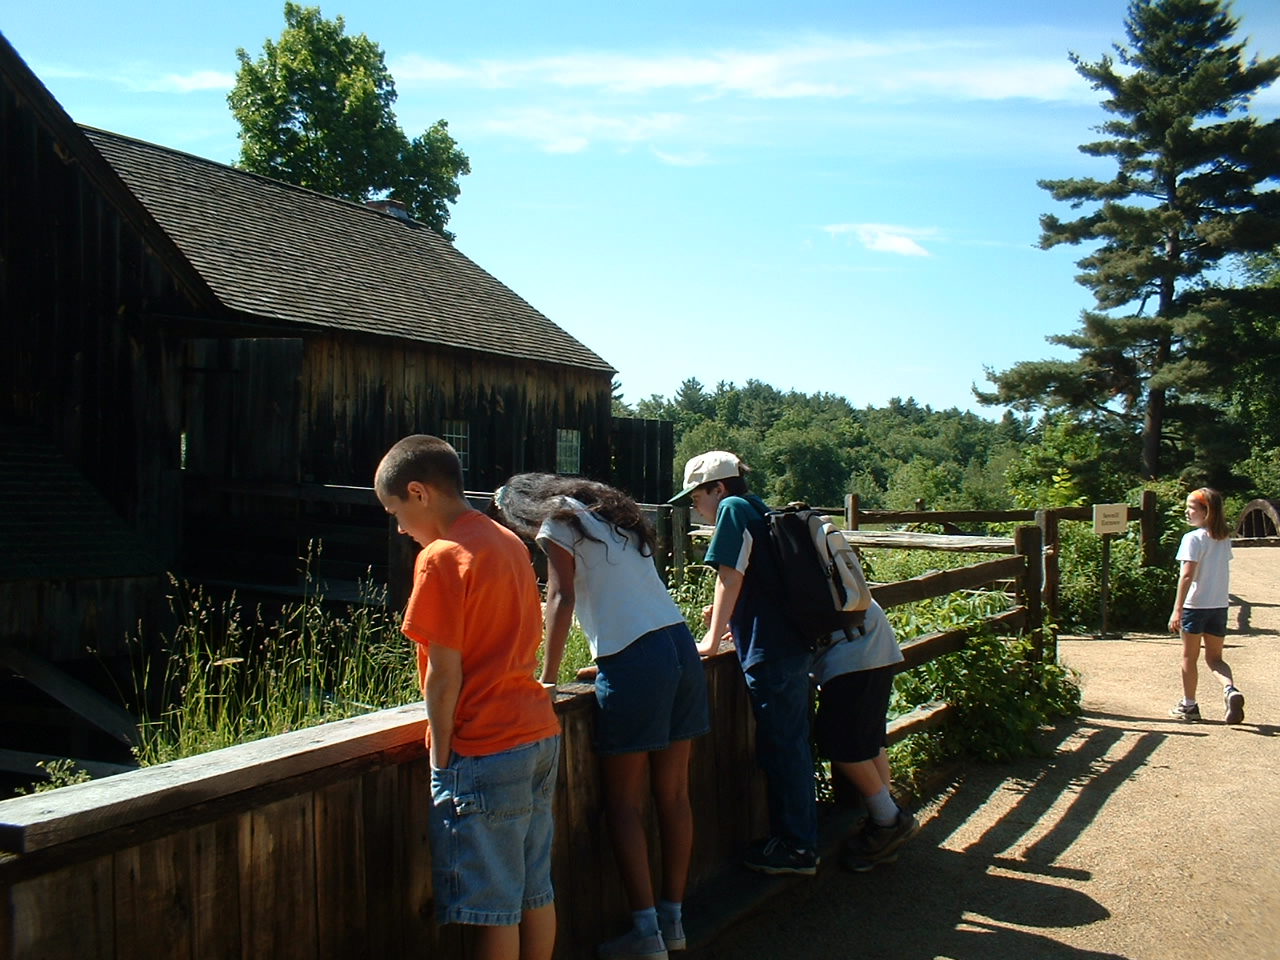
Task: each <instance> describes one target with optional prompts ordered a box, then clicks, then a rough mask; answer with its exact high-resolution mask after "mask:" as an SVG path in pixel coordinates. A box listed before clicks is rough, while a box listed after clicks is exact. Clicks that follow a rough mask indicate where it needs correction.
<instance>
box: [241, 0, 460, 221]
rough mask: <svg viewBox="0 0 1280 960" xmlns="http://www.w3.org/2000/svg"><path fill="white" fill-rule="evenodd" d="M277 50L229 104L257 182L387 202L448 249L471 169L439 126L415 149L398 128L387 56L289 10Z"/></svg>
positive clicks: (247, 68)
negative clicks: (400, 206) (454, 211)
mask: <svg viewBox="0 0 1280 960" xmlns="http://www.w3.org/2000/svg"><path fill="white" fill-rule="evenodd" d="M284 19H285V28H284V31H283V32H282V33H281V35H280V39H279V41H278V42H272V41H271V40H267V41H266V42H265V43H264V44H263V48H262V55H261V56H260V57H258V58H257V59H256V60H254V59H252V58H251V57H250V56H249V54H248V53H247V52H245V50H244V49H238V50H237V51H236V57H237V58H238V59H239V61H240V68H239V70H238V71H237V73H236V83H235V87H234V88H233V89H232V90H231V93H230V94H228V96H227V102H228V104H229V105H230V107H231V112H232V113H233V114H234V115H235V118H236V121H237V122H238V123H239V124H240V134H239V136H240V166H241V167H243V168H244V169H245V170H249V171H251V172H253V173H259V174H263V175H264V176H269V177H275V178H276V179H278V180H283V181H285V182H286V183H292V184H296V185H297V186H301V187H309V188H310V189H312V190H318V191H320V192H322V193H328V194H331V195H333V196H336V197H342V198H344V199H347V200H354V201H356V202H362V201H365V200H368V199H371V198H372V197H374V196H377V195H389V196H390V197H391V199H393V200H399V201H401V202H402V203H404V204H405V206H406V207H407V208H408V211H409V215H410V216H412V217H413V218H414V219H416V220H420V221H422V222H424V223H427V224H429V225H430V226H432V227H434V228H435V229H436V230H438V231H439V232H440V233H442V234H443V235H444V236H446V237H448V238H450V239H452V237H453V235H452V234H450V233H449V232H448V231H447V230H446V229H445V226H446V224H448V222H449V204H452V203H456V202H457V199H458V194H459V192H460V188H459V186H458V178H459V177H462V176H465V175H466V174H468V173H470V172H471V163H470V161H469V160H468V159H467V156H466V154H465V153H463V152H462V151H461V150H460V149H459V148H458V145H457V143H455V142H454V140H453V137H451V136H450V135H449V125H448V123H447V122H445V121H444V120H440V121H437V122H436V123H435V124H433V125H432V126H431V127H430V128H429V129H428V130H426V131H425V132H424V133H423V134H422V135H421V136H418V137H415V138H413V139H412V140H410V139H409V138H408V137H407V136H406V135H405V133H404V131H403V130H401V129H400V126H399V124H398V123H397V122H396V118H395V113H394V112H393V110H392V104H393V103H394V102H395V99H396V88H395V80H394V79H393V78H392V76H391V73H390V71H388V70H387V66H386V62H385V58H384V56H383V53H382V48H381V47H379V46H378V45H377V44H376V43H374V42H373V41H372V40H370V39H369V38H368V37H366V36H365V35H364V34H363V33H362V34H359V35H357V36H349V35H348V34H347V33H346V28H345V24H344V22H343V19H342V17H337V18H336V19H333V20H326V19H324V17H322V16H321V15H320V8H319V7H302V6H299V5H297V4H295V3H286V4H285V6H284Z"/></svg>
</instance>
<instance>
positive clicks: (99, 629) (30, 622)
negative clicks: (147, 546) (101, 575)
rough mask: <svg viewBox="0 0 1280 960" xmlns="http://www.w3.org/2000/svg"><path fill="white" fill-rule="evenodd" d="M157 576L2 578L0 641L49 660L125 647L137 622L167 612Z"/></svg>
mask: <svg viewBox="0 0 1280 960" xmlns="http://www.w3.org/2000/svg"><path fill="white" fill-rule="evenodd" d="M163 596H164V594H163V590H162V584H161V582H160V578H159V577H137V578H135V577H120V578H112V579H106V580H16V581H9V582H4V583H0V645H3V646H11V647H21V648H23V649H26V650H30V651H31V652H32V653H37V654H39V655H40V656H42V657H45V658H46V659H48V660H74V659H77V658H79V657H84V656H88V655H90V653H91V652H92V654H95V655H98V656H103V657H111V656H116V655H123V654H127V653H128V652H129V645H130V644H129V638H130V637H131V636H135V637H136V636H137V633H138V624H139V623H140V622H145V623H149V624H153V625H154V624H155V623H157V622H158V621H162V620H163V619H164V617H165V610H164V607H163V603H164V601H163Z"/></svg>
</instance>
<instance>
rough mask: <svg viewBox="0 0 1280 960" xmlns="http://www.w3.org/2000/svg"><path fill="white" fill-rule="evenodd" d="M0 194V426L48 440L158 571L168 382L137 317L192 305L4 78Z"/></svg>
mask: <svg viewBox="0 0 1280 960" xmlns="http://www.w3.org/2000/svg"><path fill="white" fill-rule="evenodd" d="M0 195H2V196H3V197H4V202H3V203H0V317H3V318H4V350H3V356H2V357H0V382H3V383H4V384H5V390H4V392H3V394H0V423H6V424H14V425H17V426H21V427H27V428H33V429H36V430H39V431H40V432H41V433H42V435H44V436H47V437H49V438H50V439H51V440H52V441H53V442H54V443H55V445H56V446H57V447H58V448H59V449H60V450H61V451H62V452H63V453H64V454H65V455H66V456H67V457H68V458H69V459H70V460H71V462H72V463H74V464H75V465H76V466H77V467H78V468H79V469H80V470H81V472H83V473H84V474H85V476H86V477H89V478H90V479H91V480H92V482H93V483H94V485H95V486H96V487H97V488H98V489H99V491H100V492H101V493H102V494H103V496H104V497H105V498H106V499H107V501H108V502H109V503H110V504H111V505H112V507H114V508H115V510H116V511H117V512H118V513H119V514H120V515H121V516H122V517H124V518H125V519H126V520H127V521H128V522H130V523H131V524H133V525H134V526H135V527H136V528H137V529H138V530H139V532H140V533H141V534H142V535H143V537H144V540H146V541H147V542H148V543H151V544H153V545H154V548H155V550H156V552H157V553H158V554H159V555H160V556H161V557H162V559H168V558H170V557H171V556H172V555H173V553H174V552H175V551H176V539H175V536H174V534H175V532H176V531H174V530H173V527H174V524H173V523H172V518H173V517H174V516H175V514H176V507H177V499H176V498H177V496H178V490H177V475H176V474H177V469H178V451H179V447H178V435H179V432H180V429H181V427H180V425H179V419H180V410H179V401H180V395H179V394H178V393H177V392H176V391H173V390H170V389H168V386H167V385H168V384H169V383H171V381H172V379H173V378H174V377H176V376H178V375H180V371H179V367H178V358H177V357H176V355H175V354H174V353H173V352H172V351H171V350H167V349H166V348H165V346H164V345H163V343H162V337H161V334H160V331H159V327H158V325H157V324H156V323H155V322H154V321H151V320H148V319H147V315H148V314H149V313H152V312H164V313H173V314H184V313H185V314H188V315H189V314H190V313H191V312H192V311H193V309H194V301H193V299H192V297H191V295H190V294H189V293H188V292H187V291H186V290H185V289H184V287H183V286H182V284H181V283H180V282H179V281H178V280H177V279H176V277H175V276H174V275H173V274H172V273H171V272H170V271H169V270H168V269H167V268H166V266H165V265H164V263H163V262H162V261H161V259H160V258H159V257H158V256H157V255H156V254H155V253H154V252H153V251H152V250H151V249H150V247H149V246H148V244H147V242H146V241H145V240H144V238H143V237H142V236H141V234H140V233H139V232H138V231H137V230H135V229H134V228H133V227H132V226H131V225H130V224H129V223H128V222H126V221H125V219H124V218H123V217H122V216H121V215H120V213H119V212H118V211H117V209H116V208H115V207H114V206H113V205H112V204H111V203H110V202H109V201H108V200H107V199H106V198H105V197H104V196H103V194H102V192H101V190H100V189H99V187H98V185H97V184H96V183H95V181H94V180H93V179H92V178H91V177H90V176H89V175H88V174H87V173H86V172H85V170H84V168H83V167H82V166H81V165H80V164H79V163H78V162H76V160H75V158H74V157H73V156H72V155H71V154H70V152H69V150H68V147H67V144H64V143H61V142H59V141H58V140H57V139H56V138H55V137H54V135H53V134H52V133H51V131H50V129H49V128H48V127H47V126H46V125H45V124H44V123H43V122H42V120H41V119H40V118H39V117H38V116H37V115H36V112H35V111H34V110H33V109H32V108H31V105H30V103H29V102H28V101H27V100H26V99H25V98H24V97H23V96H22V95H21V94H20V93H19V92H18V91H17V90H16V89H15V88H14V87H13V86H12V85H11V83H10V79H9V77H8V76H7V75H6V76H5V78H4V80H3V82H0Z"/></svg>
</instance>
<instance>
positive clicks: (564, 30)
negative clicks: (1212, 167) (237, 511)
mask: <svg viewBox="0 0 1280 960" xmlns="http://www.w3.org/2000/svg"><path fill="white" fill-rule="evenodd" d="M1125 8H1126V5H1125V3H1123V2H1120V0H1073V2H1067V3H1060V4H1040V3H1037V4H1026V3H1021V2H1019V3H1015V2H1005V0H970V2H968V3H964V4H959V3H955V2H944V0H932V2H925V0H900V2H897V3H893V4H874V5H873V4H868V3H862V2H857V0H853V2H850V0H844V2H841V3H837V2H825V0H824V2H818V3H803V2H801V3H793V4H780V3H777V2H776V0H775V2H771V3H761V2H756V0H735V2H708V3H696V2H689V0H683V2H679V3H676V2H668V0H650V2H646V3H644V4H601V3H599V2H592V3H585V2H577V0H573V2H558V3H555V4H541V3H538V4H535V3H530V2H525V3H495V2H488V0H470V2H467V3H462V4H448V5H445V4H435V5H426V4H410V3H404V2H400V0H383V2H380V3H376V4H375V3H369V2H367V0H366V2H355V0H351V2H344V3H322V4H321V9H322V10H323V12H324V13H325V15H326V16H335V15H338V14H341V15H342V16H343V17H344V18H345V19H346V23H347V30H348V32H352V33H360V32H363V33H366V34H368V35H369V37H371V38H372V39H374V40H376V41H377V42H378V43H380V44H381V45H382V47H383V49H384V50H385V52H386V55H387V61H388V64H389V66H390V67H391V70H392V73H393V74H394V76H395V78H396V83H397V89H398V91H399V100H398V102H397V104H396V112H397V116H398V118H399V120H400V123H401V125H402V126H403V127H404V128H405V130H406V132H408V133H409V134H410V135H413V134H416V133H418V132H420V131H421V130H422V129H423V128H425V127H426V126H428V125H430V124H431V123H432V122H434V121H435V120H437V119H439V118H442V117H443V118H445V119H447V120H448V121H449V124H450V130H451V131H452V133H453V135H454V136H455V138H456V139H457V140H458V141H459V143H460V144H461V146H462V147H463V149H464V150H465V151H466V152H467V153H468V155H469V156H470V158H471V163H472V169H473V173H472V175H471V176H469V177H466V178H465V179H464V180H463V182H462V188H463V189H462V196H461V199H460V201H459V203H458V205H457V207H456V208H455V211H454V215H453V220H452V221H451V224H450V227H451V229H453V230H454V232H455V233H456V234H457V244H458V246H459V248H460V249H461V250H463V252H465V253H467V254H468V255H469V256H471V257H472V258H473V259H475V260H476V261H477V262H478V263H480V264H481V265H482V266H484V267H485V268H486V269H488V270H489V271H491V272H492V273H494V274H495V275H496V276H498V277H499V278H500V279H502V280H503V281H504V282H506V283H507V284H508V285H510V286H511V287H512V288H514V289H515V290H516V291H517V292H518V293H520V294H521V295H522V296H523V297H525V298H526V299H527V300H529V301H530V302H531V303H533V304H534V305H535V306H536V307H538V308H539V309H540V310H542V311H543V312H544V313H546V314H547V315H548V316H550V317H551V318H552V319H553V320H554V321H556V322H557V323H558V324H560V325H561V326H562V327H564V328H565V329H567V330H568V331H569V332H571V333H572V334H574V335H575V336H577V337H578V338H579V339H580V340H582V341H583V342H584V343H586V344H587V345H589V346H590V347H592V348H593V349H594V350H595V351H596V352H598V353H599V354H600V355H601V356H603V357H604V358H605V359H606V360H608V361H609V362H610V363H611V364H612V365H613V366H615V367H616V368H617V369H618V371H619V374H618V376H619V379H620V380H621V381H622V385H623V389H624V392H625V394H626V397H627V399H628V400H632V401H634V400H636V399H639V398H640V397H643V396H647V395H648V394H650V393H655V392H656V393H663V394H668V395H669V394H671V393H672V392H674V391H675V389H676V388H677V386H678V385H679V383H680V381H681V380H682V379H684V378H685V377H689V376H696V377H697V378H698V379H700V380H701V381H703V382H704V383H706V384H709V385H710V384H714V383H716V382H717V381H719V380H730V381H734V382H737V383H742V382H744V381H746V380H747V379H749V378H755V379H759V380H763V381H766V382H768V383H771V384H773V385H775V386H777V387H780V388H783V389H788V388H796V389H799V390H804V391H816V390H826V391H831V392H834V393H839V394H843V395H844V396H847V397H848V398H849V399H850V400H851V401H853V402H854V403H855V404H858V405H863V404H876V405H882V404H884V403H886V402H887V401H888V400H889V398H891V397H895V396H897V397H907V396H913V397H915V398H916V399H917V400H919V401H920V402H922V403H928V404H931V405H933V406H935V407H949V406H953V405H955V406H960V407H963V408H975V402H974V400H973V397H972V394H971V392H970V386H971V384H973V383H975V382H977V383H979V384H982V383H983V368H984V367H994V368H996V369H1002V368H1004V367H1007V366H1009V365H1010V364H1012V363H1014V362H1016V361H1018V360H1021V359H1034V358H1039V357H1043V356H1051V355H1053V351H1054V348H1052V347H1050V346H1049V345H1048V344H1046V343H1045V341H1044V338H1045V337H1046V336H1047V335H1049V334H1052V333H1061V332H1066V331H1068V330H1070V329H1072V328H1074V326H1075V325H1076V321H1077V318H1078V315H1079V311H1080V309H1081V308H1082V307H1084V306H1086V305H1088V302H1089V298H1088V296H1087V294H1086V293H1085V291H1084V290H1083V289H1082V288H1080V287H1078V286H1076V285H1075V283H1074V282H1073V277H1074V274H1075V269H1074V265H1073V261H1074V260H1076V259H1078V257H1079V256H1080V251H1079V250H1073V249H1059V250H1054V251H1048V252H1045V251H1040V250H1038V249H1037V248H1036V246H1035V244H1036V240H1037V237H1038V226H1037V217H1038V216H1039V214H1041V213H1044V212H1047V211H1050V210H1053V209H1055V205H1054V204H1053V203H1052V201H1051V200H1050V199H1049V197H1048V195H1047V194H1045V193H1044V191H1042V190H1040V189H1039V188H1038V187H1037V186H1036V180H1037V179H1038V178H1047V177H1052V178H1057V177H1066V176H1076V175H1095V176H1100V177H1106V176H1109V175H1110V172H1111V168H1110V166H1109V165H1108V164H1107V163H1106V162H1105V161H1098V160H1091V159H1089V158H1086V157H1084V156H1083V155H1081V154H1080V153H1079V152H1078V150H1077V149H1076V147H1077V145H1078V144H1080V143H1082V142H1085V141H1087V140H1089V139H1092V138H1093V135H1092V134H1091V131H1090V129H1089V128H1090V127H1091V126H1093V125H1095V124H1097V123H1099V122H1100V121H1101V120H1102V119H1103V117H1104V115H1103V113H1102V111H1101V110H1100V108H1099V107H1098V105H1097V102H1098V97H1097V94H1096V93H1095V92H1094V91H1092V90H1090V89H1089V88H1088V86H1087V84H1085V82H1084V81H1083V80H1081V79H1080V78H1079V77H1078V76H1077V75H1076V74H1075V73H1074V71H1073V70H1072V68H1071V65H1070V63H1069V62H1068V60H1067V53H1068V51H1076V52H1078V53H1079V54H1081V55H1082V56H1084V57H1086V58H1087V59H1091V60H1092V59H1097V57H1098V56H1099V55H1101V54H1103V53H1105V52H1107V50H1108V49H1109V44H1110V43H1111V42H1113V41H1118V40H1122V39H1123V18H1124V12H1125ZM282 10H283V2H280V3H265V2H247V0H225V2H221V3H218V4H203V3H201V4H196V3H173V2H164V3H161V2H149V3H141V2H135V3H119V2H114V3H113V2H111V0H98V2H94V3H88V2H79V0H74V2H73V0H45V2H43V3H41V4H35V3H30V2H25V3H18V2H15V0H4V3H3V5H2V6H0V31H3V32H4V34H5V35H6V36H7V37H8V39H9V41H10V42H11V43H12V44H13V45H14V46H15V47H16V48H17V50H18V52H19V53H20V54H21V55H22V56H23V57H24V58H25V59H26V60H27V62H28V63H29V64H30V65H31V66H32V68H33V69H34V70H35V71H36V73H37V74H38V75H39V76H40V77H41V79H42V80H43V81H44V82H45V84H46V85H47V86H48V87H49V89H50V90H52V91H53V93H54V95H55V96H56V97H57V98H58V99H59V101H60V102H61V103H62V104H63V106H64V107H65V108H66V109H67V111H68V112H69V113H70V114H71V116H72V117H73V118H74V119H76V120H77V121H79V122H81V123H86V124H90V125H92V126H97V127H103V128H106V129H109V130H114V131H116V132H119V133H124V134H127V135H130V136H135V137H140V138H142V139H145V140H150V141H153V142H156V143H161V144H165V145H167V146H171V147H175V148H178V149H182V150H187V151H190V152H192V153H196V154H200V155H202V156H206V157H210V158H212V159H215V160H219V161H224V162H231V161H233V160H234V159H235V157H236V155H237V151H238V143H237V140H236V125H235V123H234V121H233V119H232V117H231V115H230V112H229V111H228V109H227V107H226V100H225V97H226V92H227V90H228V89H229V87H230V84H231V82H232V76H233V74H234V71H235V68H236V59H235V49H236V48H237V47H244V48H246V49H247V50H248V51H249V52H250V53H251V54H255V55H256V54H257V53H258V52H259V51H260V50H261V47H262V42H263V40H264V39H266V38H267V37H269V36H270V37H273V38H274V37H276V36H278V34H279V32H280V30H281V28H282V27H283V15H282ZM1234 10H1235V13H1236V15H1237V16H1239V17H1241V18H1242V20H1243V25H1242V31H1241V32H1242V34H1244V35H1246V36H1249V37H1251V38H1252V44H1253V48H1254V49H1255V50H1256V51H1258V52H1260V53H1261V54H1263V55H1276V54H1280V4H1276V3H1274V0H1241V2H1237V3H1236V5H1235V7H1234ZM1255 112H1256V113H1258V114H1259V115H1261V116H1264V117H1267V118H1271V117H1274V116H1276V115H1277V114H1278V113H1280V90H1276V89H1274V88H1273V89H1271V90H1269V91H1267V92H1266V93H1265V94H1264V95H1263V96H1262V97H1260V98H1259V99H1258V100H1257V101H1255ZM977 409H979V410H980V411H981V412H984V413H986V414H988V415H992V413H993V412H992V411H990V410H986V409H985V408H977Z"/></svg>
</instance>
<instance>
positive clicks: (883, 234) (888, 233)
mask: <svg viewBox="0 0 1280 960" xmlns="http://www.w3.org/2000/svg"><path fill="white" fill-rule="evenodd" d="M822 229H823V230H825V231H826V232H827V233H829V234H831V236H832V237H833V238H834V237H837V236H841V235H846V236H852V237H854V238H856V239H857V241H858V242H859V243H861V244H862V245H863V246H864V247H866V248H867V249H868V250H875V251H877V252H879V253H896V254H899V255H901V256H904V257H928V256H931V254H930V253H929V251H928V250H926V249H925V248H924V247H922V246H921V245H920V244H919V243H917V242H916V238H920V239H925V238H928V237H933V236H935V235H936V234H937V232H938V231H937V230H936V229H935V228H933V227H899V226H894V225H893V224H888V223H833V224H829V225H828V226H825V227H823V228H822Z"/></svg>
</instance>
